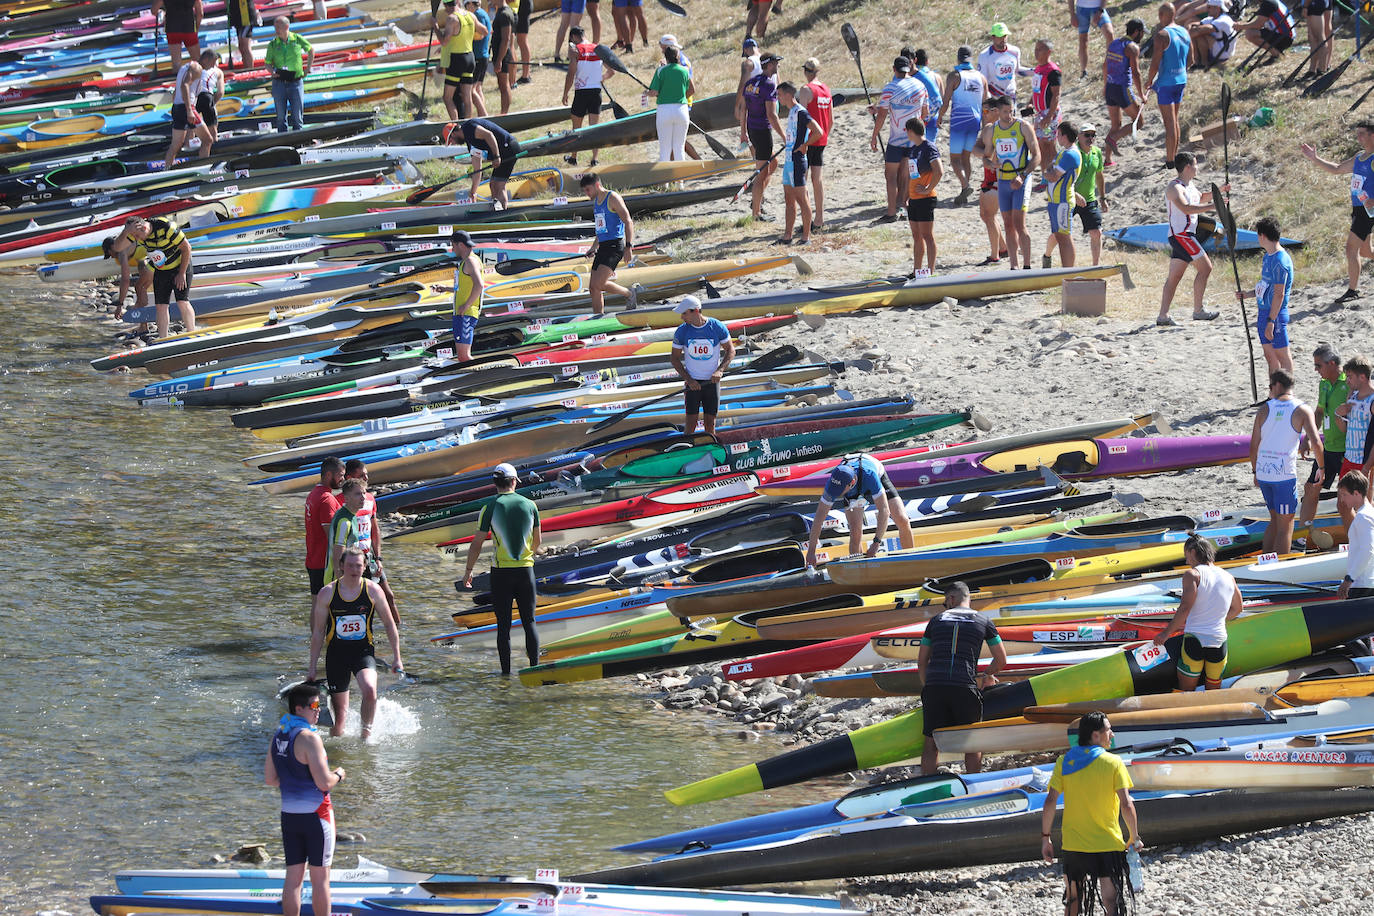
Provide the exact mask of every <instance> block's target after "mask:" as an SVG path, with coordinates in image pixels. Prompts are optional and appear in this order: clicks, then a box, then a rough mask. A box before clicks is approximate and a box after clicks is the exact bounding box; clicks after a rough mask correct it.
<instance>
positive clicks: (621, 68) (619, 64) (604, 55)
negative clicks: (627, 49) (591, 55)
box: [596, 44, 630, 75]
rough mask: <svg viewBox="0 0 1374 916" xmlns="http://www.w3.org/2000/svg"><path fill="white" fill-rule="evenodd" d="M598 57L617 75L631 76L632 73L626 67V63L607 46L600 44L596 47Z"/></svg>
mask: <svg viewBox="0 0 1374 916" xmlns="http://www.w3.org/2000/svg"><path fill="white" fill-rule="evenodd" d="M596 56H597V57H599V58H601V62H602V63H603V64H605V65H606V66H608V67H610V68H611V69H612V70H614V71H615V72H616V73H624V74H626V75H628V74H629V72H630V71H629V70H628V69H627V68H626V67H625V62H624V61H622V60H621V59H620V56H619V55H618V54H616V53H615V52H614V51H612V50H611V49H610V48H608V47H606V46H605V45H601V44H599V45H597V46H596Z"/></svg>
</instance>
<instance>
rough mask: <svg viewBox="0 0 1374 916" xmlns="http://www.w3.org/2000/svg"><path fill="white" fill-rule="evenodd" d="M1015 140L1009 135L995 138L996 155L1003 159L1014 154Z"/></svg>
mask: <svg viewBox="0 0 1374 916" xmlns="http://www.w3.org/2000/svg"><path fill="white" fill-rule="evenodd" d="M1017 145H1018V144H1017V142H1016V141H1015V140H1013V139H1012V138H1010V137H998V138H997V155H998V156H1000V157H1001V158H1003V159H1010V158H1011V157H1013V156H1015V155H1016V149H1017Z"/></svg>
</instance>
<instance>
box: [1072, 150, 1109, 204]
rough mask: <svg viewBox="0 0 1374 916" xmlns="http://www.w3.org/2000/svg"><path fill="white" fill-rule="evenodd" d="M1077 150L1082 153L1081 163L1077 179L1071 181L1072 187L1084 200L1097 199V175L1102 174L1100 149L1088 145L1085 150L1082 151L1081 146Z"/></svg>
mask: <svg viewBox="0 0 1374 916" xmlns="http://www.w3.org/2000/svg"><path fill="white" fill-rule="evenodd" d="M1078 151H1079V152H1080V153H1083V164H1082V165H1080V166H1079V167H1078V180H1077V181H1075V182H1074V183H1073V189H1074V190H1075V191H1077V192H1078V194H1079V196H1081V197H1082V198H1083V199H1084V200H1085V201H1090V202H1091V201H1094V200H1097V176H1098V175H1100V174H1102V150H1101V148H1100V147H1096V146H1090V147H1088V151H1087V152H1083V148H1082V147H1079V150H1078Z"/></svg>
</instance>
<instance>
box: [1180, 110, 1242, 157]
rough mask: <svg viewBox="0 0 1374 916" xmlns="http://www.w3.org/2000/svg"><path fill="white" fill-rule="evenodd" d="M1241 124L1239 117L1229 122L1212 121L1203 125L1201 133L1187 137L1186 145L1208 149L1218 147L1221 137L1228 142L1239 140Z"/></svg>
mask: <svg viewBox="0 0 1374 916" xmlns="http://www.w3.org/2000/svg"><path fill="white" fill-rule="evenodd" d="M1242 123H1243V122H1242V121H1241V118H1240V116H1239V115H1236V116H1235V117H1232V118H1231V120H1230V121H1213V122H1212V123H1211V124H1206V125H1204V126H1203V127H1202V132H1201V133H1198V134H1194V135H1193V136H1191V137H1189V138H1188V143H1189V145H1191V146H1198V147H1202V148H1203V149H1209V148H1211V147H1213V146H1220V145H1221V141H1222V138H1223V137H1225V138H1226V139H1227V140H1230V141H1235V140H1239V139H1240V129H1241V125H1242Z"/></svg>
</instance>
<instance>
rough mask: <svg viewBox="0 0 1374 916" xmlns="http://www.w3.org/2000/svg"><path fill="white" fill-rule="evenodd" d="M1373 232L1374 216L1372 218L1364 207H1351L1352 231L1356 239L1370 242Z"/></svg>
mask: <svg viewBox="0 0 1374 916" xmlns="http://www.w3.org/2000/svg"><path fill="white" fill-rule="evenodd" d="M1371 230H1374V216H1370V215H1369V214H1368V213H1367V212H1366V211H1365V208H1364V207H1351V208H1350V231H1351V233H1352V234H1354V236H1355V238H1357V239H1359V240H1360V241H1361V242H1364V241H1368V239H1369V233H1370V231H1371Z"/></svg>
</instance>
